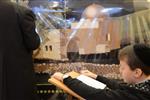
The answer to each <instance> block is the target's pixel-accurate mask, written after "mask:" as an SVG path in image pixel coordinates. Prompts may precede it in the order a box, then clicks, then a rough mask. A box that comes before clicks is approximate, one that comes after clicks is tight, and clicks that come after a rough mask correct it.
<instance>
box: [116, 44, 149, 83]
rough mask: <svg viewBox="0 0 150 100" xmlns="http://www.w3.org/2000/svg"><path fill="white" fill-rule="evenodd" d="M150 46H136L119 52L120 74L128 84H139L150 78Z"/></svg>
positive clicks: (127, 47)
mask: <svg viewBox="0 0 150 100" xmlns="http://www.w3.org/2000/svg"><path fill="white" fill-rule="evenodd" d="M149 57H150V46H149V45H145V44H135V45H129V46H126V47H124V48H123V49H121V50H120V51H119V55H118V58H119V61H120V74H121V75H122V78H123V80H124V81H125V82H127V83H138V82H140V81H143V80H145V79H146V78H147V77H149V76H150V61H149Z"/></svg>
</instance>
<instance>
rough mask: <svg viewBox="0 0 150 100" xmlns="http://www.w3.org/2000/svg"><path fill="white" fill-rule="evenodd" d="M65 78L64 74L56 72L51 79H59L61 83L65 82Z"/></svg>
mask: <svg viewBox="0 0 150 100" xmlns="http://www.w3.org/2000/svg"><path fill="white" fill-rule="evenodd" d="M63 76H64V74H62V73H60V72H56V73H54V74H53V75H52V76H51V77H52V78H55V79H57V80H59V81H63Z"/></svg>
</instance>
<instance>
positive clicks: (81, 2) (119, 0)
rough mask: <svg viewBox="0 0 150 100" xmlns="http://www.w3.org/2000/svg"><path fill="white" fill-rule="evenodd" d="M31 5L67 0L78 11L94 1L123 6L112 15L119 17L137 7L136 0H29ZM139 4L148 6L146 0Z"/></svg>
mask: <svg viewBox="0 0 150 100" xmlns="http://www.w3.org/2000/svg"><path fill="white" fill-rule="evenodd" d="M29 1H30V2H29V5H30V6H32V7H33V6H40V5H44V6H46V5H48V4H49V3H50V2H52V1H59V2H63V1H66V6H67V7H68V8H70V9H73V10H76V11H81V12H82V10H83V9H85V7H87V6H88V5H90V4H92V3H96V4H100V5H102V6H103V7H105V8H112V7H121V8H123V10H122V11H121V12H118V13H114V14H112V15H111V16H112V17H117V16H122V15H126V14H129V13H133V12H134V11H135V10H136V9H135V7H134V6H135V4H134V3H135V2H134V3H133V1H134V0H29ZM138 4H141V5H142V6H141V5H140V6H139V9H145V8H146V4H147V2H146V0H141V2H138Z"/></svg>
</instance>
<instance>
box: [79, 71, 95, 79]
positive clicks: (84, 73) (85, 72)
mask: <svg viewBox="0 0 150 100" xmlns="http://www.w3.org/2000/svg"><path fill="white" fill-rule="evenodd" d="M80 73H81V74H83V75H85V76H89V77H91V78H94V79H96V78H97V75H96V74H94V73H92V72H90V71H88V70H81V71H80Z"/></svg>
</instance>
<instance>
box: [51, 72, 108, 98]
mask: <svg viewBox="0 0 150 100" xmlns="http://www.w3.org/2000/svg"><path fill="white" fill-rule="evenodd" d="M69 75H70V76H71V77H72V78H76V79H78V80H80V81H82V82H83V83H85V84H87V85H89V86H91V87H93V88H96V89H104V88H105V87H106V85H105V84H103V83H101V82H99V81H97V80H94V79H92V78H90V77H88V76H85V75H80V74H79V73H77V72H74V71H72V72H70V73H69ZM48 82H50V83H51V84H54V85H55V86H57V87H58V88H60V89H62V90H64V91H65V92H66V93H68V94H70V95H72V96H74V97H76V98H78V99H80V100H84V98H82V97H81V96H79V95H78V94H76V93H75V92H74V91H72V90H71V89H70V88H68V87H67V86H66V85H65V84H64V83H62V82H61V81H59V80H57V79H55V78H50V79H49V80H48Z"/></svg>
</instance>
